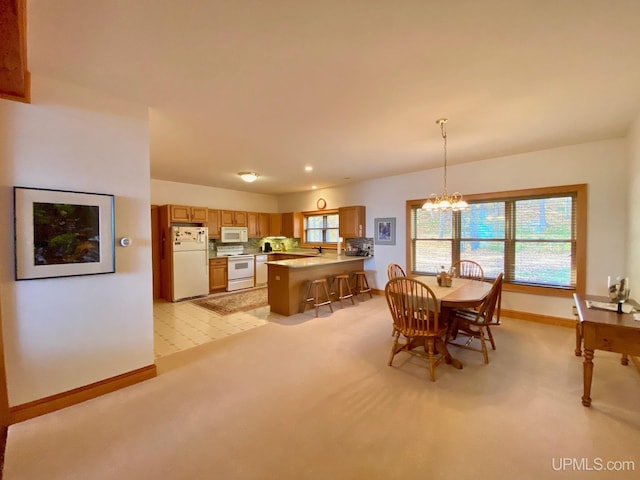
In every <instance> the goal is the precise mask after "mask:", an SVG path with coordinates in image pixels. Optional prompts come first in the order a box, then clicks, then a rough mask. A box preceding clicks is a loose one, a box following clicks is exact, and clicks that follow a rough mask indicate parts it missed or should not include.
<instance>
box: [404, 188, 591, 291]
mask: <svg viewBox="0 0 640 480" xmlns="http://www.w3.org/2000/svg"><path fill="white" fill-rule="evenodd" d="M423 202H424V200H415V201H409V202H407V214H408V217H409V218H408V220H409V221H408V222H407V225H409V229H410V232H408V237H409V238H410V239H411V249H410V251H409V252H408V254H409V256H410V258H409V259H408V262H407V264H409V265H411V272H412V273H415V274H422V275H424V274H435V273H437V272H438V271H439V270H440V268H441V266H444V267H445V268H449V266H450V265H451V264H452V263H454V262H456V261H458V260H463V259H469V260H475V261H476V262H478V263H480V264H481V265H482V267H483V269H484V273H485V278H487V279H494V278H496V277H497V276H498V274H499V273H500V272H504V282H505V290H516V291H525V292H530V293H542V292H544V293H553V294H558V295H569V294H570V293H571V292H573V291H583V289H584V279H585V265H584V263H585V261H584V254H585V245H586V239H585V238H584V237H585V235H586V233H584V232H586V185H570V186H565V187H551V188H541V189H534V190H520V191H514V192H501V193H494V194H487V195H472V196H468V197H467V202H468V203H469V209H468V210H466V211H463V212H447V213H439V212H432V211H428V210H422V208H421V207H422V203H423ZM550 290H554V291H555V292H550Z"/></svg>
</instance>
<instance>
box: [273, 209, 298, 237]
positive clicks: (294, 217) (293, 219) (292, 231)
mask: <svg viewBox="0 0 640 480" xmlns="http://www.w3.org/2000/svg"><path fill="white" fill-rule="evenodd" d="M302 222H303V219H302V213H300V212H289V213H283V214H282V229H281V231H280V236H282V237H287V238H302ZM272 235H273V234H272Z"/></svg>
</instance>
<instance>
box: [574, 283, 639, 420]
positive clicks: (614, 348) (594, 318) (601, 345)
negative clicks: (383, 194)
mask: <svg viewBox="0 0 640 480" xmlns="http://www.w3.org/2000/svg"><path fill="white" fill-rule="evenodd" d="M573 300H574V302H575V304H576V309H577V311H578V317H579V319H580V324H581V329H580V330H581V336H582V340H583V342H584V363H583V370H582V371H583V394H582V404H583V405H584V406H585V407H589V406H591V380H592V377H593V352H594V350H605V351H607V352H617V353H621V354H622V364H623V365H626V358H627V355H640V322H639V321H636V320H634V318H633V314H630V313H623V314H617V313H616V312H611V311H608V310H599V309H595V308H588V307H587V303H586V302H587V301H594V302H609V299H608V298H607V297H601V296H596V295H582V294H578V293H574V294H573ZM629 303H630V304H632V305H633V306H634V307H635V308H636V310H640V305H638V303H637V302H635V301H634V300H630V301H629ZM578 341H579V339H577V340H576V354H577V352H578V343H577V342H578Z"/></svg>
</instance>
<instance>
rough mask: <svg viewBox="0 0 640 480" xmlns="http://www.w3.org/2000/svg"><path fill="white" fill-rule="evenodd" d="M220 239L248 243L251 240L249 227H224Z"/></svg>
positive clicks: (226, 241) (225, 241)
mask: <svg viewBox="0 0 640 480" xmlns="http://www.w3.org/2000/svg"><path fill="white" fill-rule="evenodd" d="M220 241H221V242H223V243H246V242H248V241H249V229H248V228H247V227H222V228H221V229H220Z"/></svg>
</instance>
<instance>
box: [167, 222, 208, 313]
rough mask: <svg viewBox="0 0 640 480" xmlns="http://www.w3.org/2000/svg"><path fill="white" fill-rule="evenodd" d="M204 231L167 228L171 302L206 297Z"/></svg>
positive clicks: (204, 229) (193, 228)
mask: <svg viewBox="0 0 640 480" xmlns="http://www.w3.org/2000/svg"><path fill="white" fill-rule="evenodd" d="M208 234H209V232H208V229H207V227H171V247H172V255H173V286H172V288H173V290H172V297H171V298H172V299H173V301H174V302H175V301H177V300H183V299H185V298H191V297H198V296H202V295H208V294H209V252H208V245H209V235H208Z"/></svg>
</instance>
